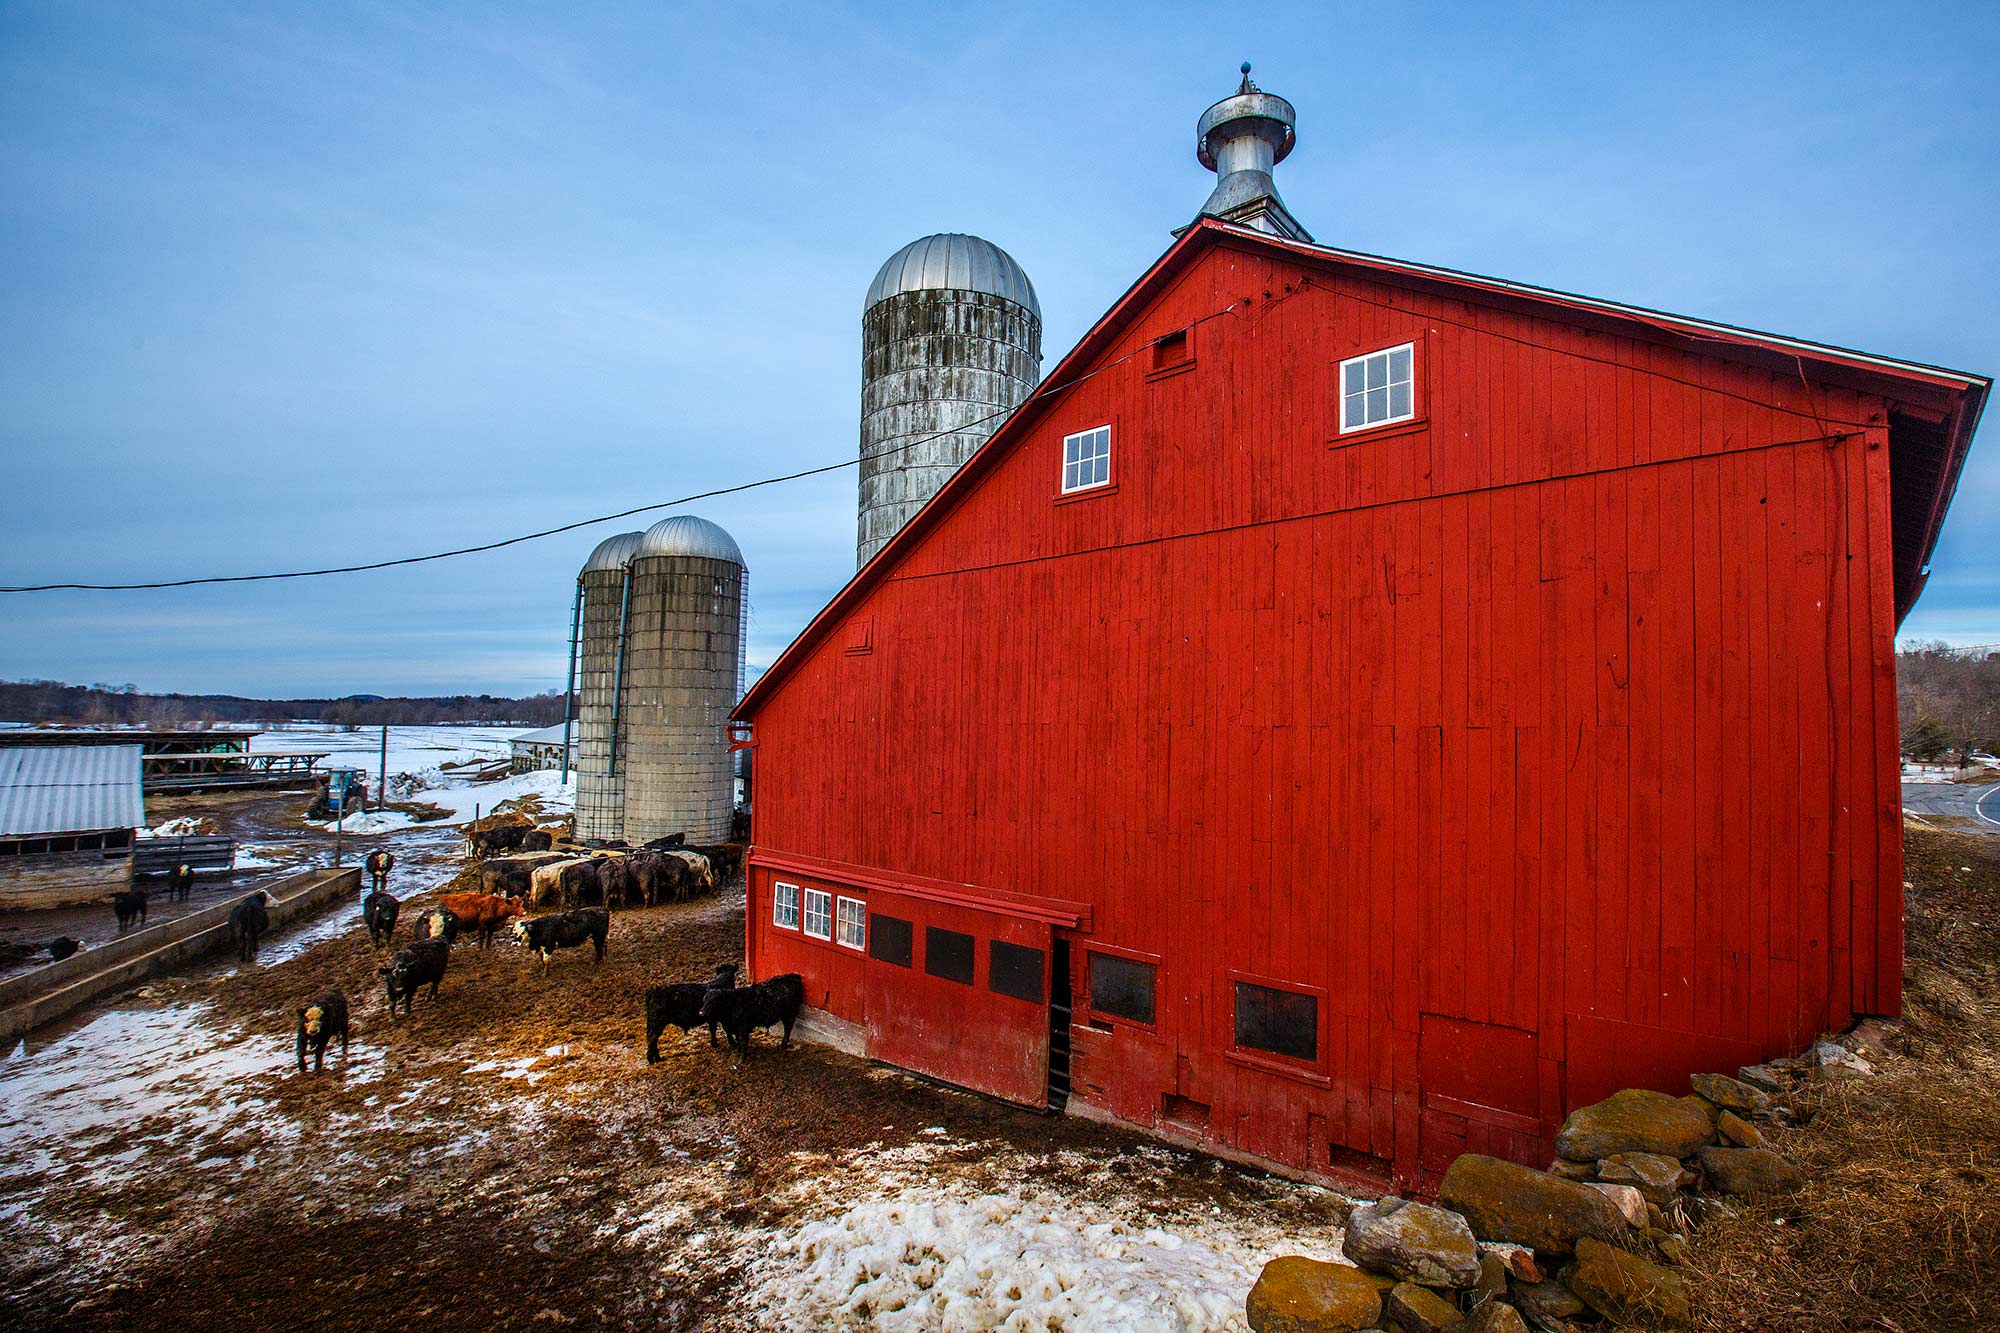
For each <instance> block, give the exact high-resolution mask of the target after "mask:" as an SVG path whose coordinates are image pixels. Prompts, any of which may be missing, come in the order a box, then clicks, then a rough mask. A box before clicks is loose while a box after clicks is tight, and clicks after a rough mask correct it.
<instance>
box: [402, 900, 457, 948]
mask: <svg viewBox="0 0 2000 1333" xmlns="http://www.w3.org/2000/svg"><path fill="white" fill-rule="evenodd" d="M410 934H412V935H414V936H415V937H416V938H418V939H420V940H443V941H444V942H445V943H446V944H451V943H453V942H454V941H456V940H457V939H458V913H456V912H454V911H452V910H451V909H450V908H449V907H433V908H432V909H431V910H430V911H428V912H425V913H424V914H423V915H422V916H420V917H418V918H417V919H416V921H415V922H414V923H413V924H412V925H411V926H410Z"/></svg>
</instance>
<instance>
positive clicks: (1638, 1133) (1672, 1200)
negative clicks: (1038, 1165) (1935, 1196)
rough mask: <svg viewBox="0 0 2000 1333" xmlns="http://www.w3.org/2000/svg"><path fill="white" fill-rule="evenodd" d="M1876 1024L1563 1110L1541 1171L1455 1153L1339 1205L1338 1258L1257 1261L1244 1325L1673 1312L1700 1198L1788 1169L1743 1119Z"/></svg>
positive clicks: (1658, 1318)
mask: <svg viewBox="0 0 2000 1333" xmlns="http://www.w3.org/2000/svg"><path fill="white" fill-rule="evenodd" d="M1885 1035H1886V1034H1885V1032H1884V1030H1883V1028H1882V1027H1881V1026H1880V1025H1879V1024H1876V1023H1873V1022H1872V1021H1871V1022H1864V1023H1863V1024H1861V1025H1860V1026H1859V1027H1857V1028H1856V1029H1855V1030H1854V1031H1853V1032H1850V1033H1848V1034H1847V1035H1846V1036H1844V1037H1841V1038H1840V1039H1839V1040H1837V1041H1836V1040H1832V1039H1827V1040H1822V1041H1820V1042H1818V1043H1816V1044H1815V1045H1814V1046H1813V1048H1812V1049H1811V1050H1810V1051H1808V1052H1807V1053H1806V1054H1805V1055H1803V1056H1800V1057H1798V1058H1796V1059H1792V1060H1778V1061H1773V1062H1771V1063H1769V1064H1762V1065H1751V1066H1746V1067H1744V1068H1742V1069H1739V1070H1738V1071H1737V1073H1736V1077H1734V1078H1731V1077H1729V1076H1727V1075H1724V1074H1696V1075H1695V1076H1694V1077H1693V1078H1692V1079H1690V1080H1689V1084H1690V1090H1689V1093H1688V1095H1687V1096H1685V1097H1672V1096H1669V1095H1667V1094H1666V1093H1663V1092H1654V1091H1651V1090H1649V1089H1645V1088H1628V1089H1626V1090H1625V1091H1623V1092H1617V1093H1613V1094H1612V1095H1611V1096H1609V1097H1607V1098H1605V1099H1604V1100H1603V1101H1601V1102H1598V1103H1596V1104H1595V1105H1592V1106H1585V1107H1581V1108H1579V1109H1578V1110H1576V1111H1573V1112H1571V1113H1570V1116H1569V1118H1568V1119H1567V1120H1565V1121H1563V1125H1562V1129H1561V1131H1560V1132H1559V1133H1558V1134H1557V1135H1556V1139H1555V1149H1556V1158H1555V1160H1554V1161H1553V1162H1551V1163H1550V1164H1549V1167H1548V1169H1547V1170H1545V1171H1537V1170H1536V1169H1534V1168H1533V1167H1529V1166H1522V1165H1520V1164H1519V1163H1516V1162H1507V1161H1502V1160H1500V1159H1499V1158H1495V1157H1483V1156H1480V1155H1478V1154H1476V1153H1467V1154H1465V1155H1464V1156H1461V1157H1459V1158H1458V1159H1457V1160H1456V1161H1454V1162H1453V1163H1452V1164H1451V1167H1450V1169H1448V1170H1447V1171H1446V1172H1445V1174H1444V1180H1443V1183H1442V1184H1441V1185H1440V1186H1439V1187H1438V1201H1437V1204H1436V1205H1431V1204H1425V1203H1417V1202H1413V1201H1411V1200H1409V1199H1402V1198H1397V1197H1394V1196H1391V1197H1389V1198H1385V1199H1380V1200H1378V1201H1376V1202H1374V1203H1371V1204H1368V1205H1366V1206H1365V1207H1362V1208H1357V1209H1355V1211H1354V1213H1353V1214H1352V1216H1350V1217H1349V1218H1348V1220H1347V1234H1346V1238H1345V1240H1344V1241H1343V1242H1342V1245H1341V1252H1342V1254H1343V1255H1344V1256H1345V1257H1346V1259H1347V1260H1348V1263H1346V1264H1339V1263H1326V1262H1322V1261H1319V1260H1315V1259H1307V1258H1303V1257H1300V1256H1297V1255H1291V1256H1287V1257H1285V1258H1281V1259H1273V1260H1272V1261H1271V1262H1270V1263H1269V1264H1267V1265H1266V1266H1265V1268H1264V1272H1263V1275H1262V1276H1261V1277H1259V1278H1258V1280H1257V1285H1256V1286H1255V1287H1253V1288H1252V1289H1251V1291H1250V1298H1249V1301H1248V1303H1247V1310H1246V1312H1247V1313H1248V1315H1249V1318H1250V1327H1251V1328H1252V1329H1253V1330H1256V1333H1357V1331H1358V1330H1388V1329H1396V1330H1401V1333H1444V1331H1445V1330H1451V1331H1452V1333H1531V1330H1533V1331H1535V1333H1572V1330H1576V1329H1578V1328H1579V1327H1580V1326H1581V1325H1583V1324H1586V1323H1595V1322H1597V1321H1608V1322H1609V1323H1612V1324H1638V1325H1643V1326H1649V1327H1655V1326H1666V1327H1675V1326H1679V1325H1684V1324H1686V1323H1687V1322H1688V1321H1689V1318H1690V1315H1691V1311H1690V1310H1689V1306H1688V1296H1687V1290H1686V1287H1685V1284H1684V1283H1683V1282H1682V1280H1681V1277H1680V1275H1679V1274H1678V1273H1676V1272H1675V1271H1674V1269H1673V1265H1674V1264H1676V1263H1678V1262H1680V1261H1681V1260H1682V1259H1683V1258H1684V1257H1685V1255H1686V1245H1687V1242H1686V1239H1685V1237H1684V1234H1683V1233H1684V1232H1685V1230H1686V1227H1687V1223H1688V1221H1689V1219H1690V1218H1691V1217H1693V1216H1695V1214H1696V1211H1697V1209H1698V1208H1699V1207H1700V1200H1701V1199H1702V1197H1703V1196H1713V1195H1751V1194H1768V1193H1783V1192H1787V1191H1790V1190H1795V1189H1797V1188H1799V1186H1800V1185H1802V1184H1803V1183H1804V1179H1803V1177H1802V1176H1801V1175H1800V1173H1799V1170H1798V1168H1797V1167H1795V1166H1793V1165H1792V1164H1791V1163H1790V1162H1788V1161H1786V1160H1785V1159H1784V1158H1783V1157H1781V1156H1779V1155H1778V1154H1777V1153H1775V1152H1773V1151H1771V1149H1770V1148H1768V1147H1766V1146H1765V1143H1764V1135H1763V1131H1762V1130H1760V1129H1759V1128H1758V1126H1759V1124H1782V1123H1786V1122H1787V1121H1789V1120H1790V1118H1791V1114H1792V1109H1791V1108H1792V1098H1793V1094H1794V1093H1795V1092H1796V1091H1797V1090H1798V1089H1799V1088H1800V1087H1802V1086H1803V1085H1806V1084H1810V1083H1825V1082H1834V1081H1839V1080H1842V1079H1851V1078H1864V1077H1866V1076H1868V1075H1869V1074H1871V1073H1873V1072H1874V1071H1873V1066H1872V1065H1871V1064H1870V1062H1869V1060H1868V1058H1867V1057H1868V1055H1869V1054H1878V1055H1879V1053H1880V1052H1881V1051H1883V1050H1884V1049H1886V1044H1885V1042H1884V1041H1883V1037H1884V1036H1885Z"/></svg>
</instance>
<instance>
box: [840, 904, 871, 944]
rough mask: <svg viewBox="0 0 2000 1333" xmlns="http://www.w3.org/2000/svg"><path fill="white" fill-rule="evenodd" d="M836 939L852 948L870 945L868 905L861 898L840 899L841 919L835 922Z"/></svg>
mask: <svg viewBox="0 0 2000 1333" xmlns="http://www.w3.org/2000/svg"><path fill="white" fill-rule="evenodd" d="M834 927H835V932H834V941H835V942H836V943H838V944H844V945H846V946H847V947H848V948H850V949H866V948H867V947H868V907H867V904H865V903H863V902H862V901H861V900H860V899H859V898H842V899H841V900H840V911H839V919H838V920H836V921H835V922H834Z"/></svg>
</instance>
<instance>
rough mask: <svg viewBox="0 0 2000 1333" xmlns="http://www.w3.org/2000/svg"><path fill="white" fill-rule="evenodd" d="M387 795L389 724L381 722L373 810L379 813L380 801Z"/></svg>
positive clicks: (380, 809) (380, 808)
mask: <svg viewBox="0 0 2000 1333" xmlns="http://www.w3.org/2000/svg"><path fill="white" fill-rule="evenodd" d="M388 797H389V724H388V723H387V722H384V723H383V724H382V769H381V774H380V776H379V778H378V780H377V782H376V785H375V811H376V813H377V814H380V813H381V811H382V802H383V801H385V800H387V799H388Z"/></svg>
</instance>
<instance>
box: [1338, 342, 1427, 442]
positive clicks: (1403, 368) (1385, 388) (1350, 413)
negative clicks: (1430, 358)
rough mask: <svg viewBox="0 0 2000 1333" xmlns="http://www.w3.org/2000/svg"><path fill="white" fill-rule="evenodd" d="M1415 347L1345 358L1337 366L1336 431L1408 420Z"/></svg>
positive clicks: (1412, 402)
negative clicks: (1338, 367) (1338, 383)
mask: <svg viewBox="0 0 2000 1333" xmlns="http://www.w3.org/2000/svg"><path fill="white" fill-rule="evenodd" d="M1416 401H1417V400H1416V344H1415V343H1404V344H1403V345H1402V346H1401V347H1391V348H1389V349H1388V350H1386V351H1381V352H1369V353H1368V354H1366V355H1365V356H1355V357H1349V358H1348V359H1347V360H1345V361H1343V362H1341V363H1340V429H1341V431H1342V432H1343V433H1344V432H1346V431H1350V430H1363V429H1366V428H1367V427H1369V426H1383V425H1388V424H1389V423H1391V422H1396V421H1408V420H1410V419H1411V418H1412V417H1414V416H1415V415H1416V414H1417V412H1416Z"/></svg>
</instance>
